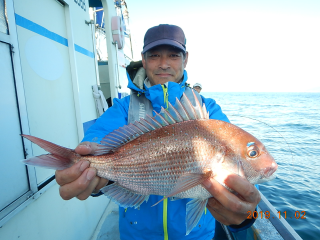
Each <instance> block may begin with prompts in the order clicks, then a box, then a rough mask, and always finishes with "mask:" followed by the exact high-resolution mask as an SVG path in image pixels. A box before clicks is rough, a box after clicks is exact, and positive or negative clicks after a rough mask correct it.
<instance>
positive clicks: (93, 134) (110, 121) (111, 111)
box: [82, 96, 130, 143]
mask: <svg viewBox="0 0 320 240" xmlns="http://www.w3.org/2000/svg"><path fill="white" fill-rule="evenodd" d="M113 101H114V103H113V106H112V107H110V108H108V109H107V111H105V112H104V113H103V114H102V115H101V116H100V117H99V118H98V119H97V121H96V122H95V123H94V124H93V125H92V126H91V127H90V128H89V129H88V130H87V131H86V132H85V135H84V138H83V139H82V142H85V141H89V142H96V143H100V141H101V139H102V138H103V137H104V136H105V135H107V134H108V133H110V132H112V131H113V130H115V129H118V128H119V127H122V126H124V125H126V124H127V122H128V109H129V103H130V96H127V97H125V98H122V99H116V98H115V99H114V100H113Z"/></svg>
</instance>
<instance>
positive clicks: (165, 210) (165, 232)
mask: <svg viewBox="0 0 320 240" xmlns="http://www.w3.org/2000/svg"><path fill="white" fill-rule="evenodd" d="M163 235H164V240H169V237H168V198H166V199H165V200H163Z"/></svg>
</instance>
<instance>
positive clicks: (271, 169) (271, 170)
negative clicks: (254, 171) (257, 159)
mask: <svg viewBox="0 0 320 240" xmlns="http://www.w3.org/2000/svg"><path fill="white" fill-rule="evenodd" d="M277 169H278V164H272V166H270V167H267V168H266V169H264V174H263V175H264V176H265V177H266V178H268V177H270V176H272V175H273V174H274V173H275V171H277Z"/></svg>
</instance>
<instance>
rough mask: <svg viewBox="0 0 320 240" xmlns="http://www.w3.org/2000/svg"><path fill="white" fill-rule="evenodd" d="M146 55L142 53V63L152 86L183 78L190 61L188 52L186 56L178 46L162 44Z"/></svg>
mask: <svg viewBox="0 0 320 240" xmlns="http://www.w3.org/2000/svg"><path fill="white" fill-rule="evenodd" d="M145 55H146V57H144V55H143V54H142V64H143V67H144V68H145V70H146V74H147V77H148V78H149V81H150V83H151V85H152V86H153V85H157V84H164V83H166V82H179V81H180V80H181V78H182V76H183V70H184V68H185V67H186V65H187V62H188V52H186V55H185V57H184V56H183V54H182V52H180V51H179V50H178V49H177V48H174V47H171V46H168V45H161V46H158V47H155V48H153V49H151V50H149V51H148V52H146V54H145Z"/></svg>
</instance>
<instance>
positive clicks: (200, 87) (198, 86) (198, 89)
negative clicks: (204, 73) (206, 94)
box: [193, 83, 202, 93]
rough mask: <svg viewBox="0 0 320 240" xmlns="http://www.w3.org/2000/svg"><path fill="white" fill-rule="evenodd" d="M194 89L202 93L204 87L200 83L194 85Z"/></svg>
mask: <svg viewBox="0 0 320 240" xmlns="http://www.w3.org/2000/svg"><path fill="white" fill-rule="evenodd" d="M193 89H194V90H196V91H197V92H198V93H200V92H201V89H202V86H201V84H200V83H196V84H195V85H193Z"/></svg>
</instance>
